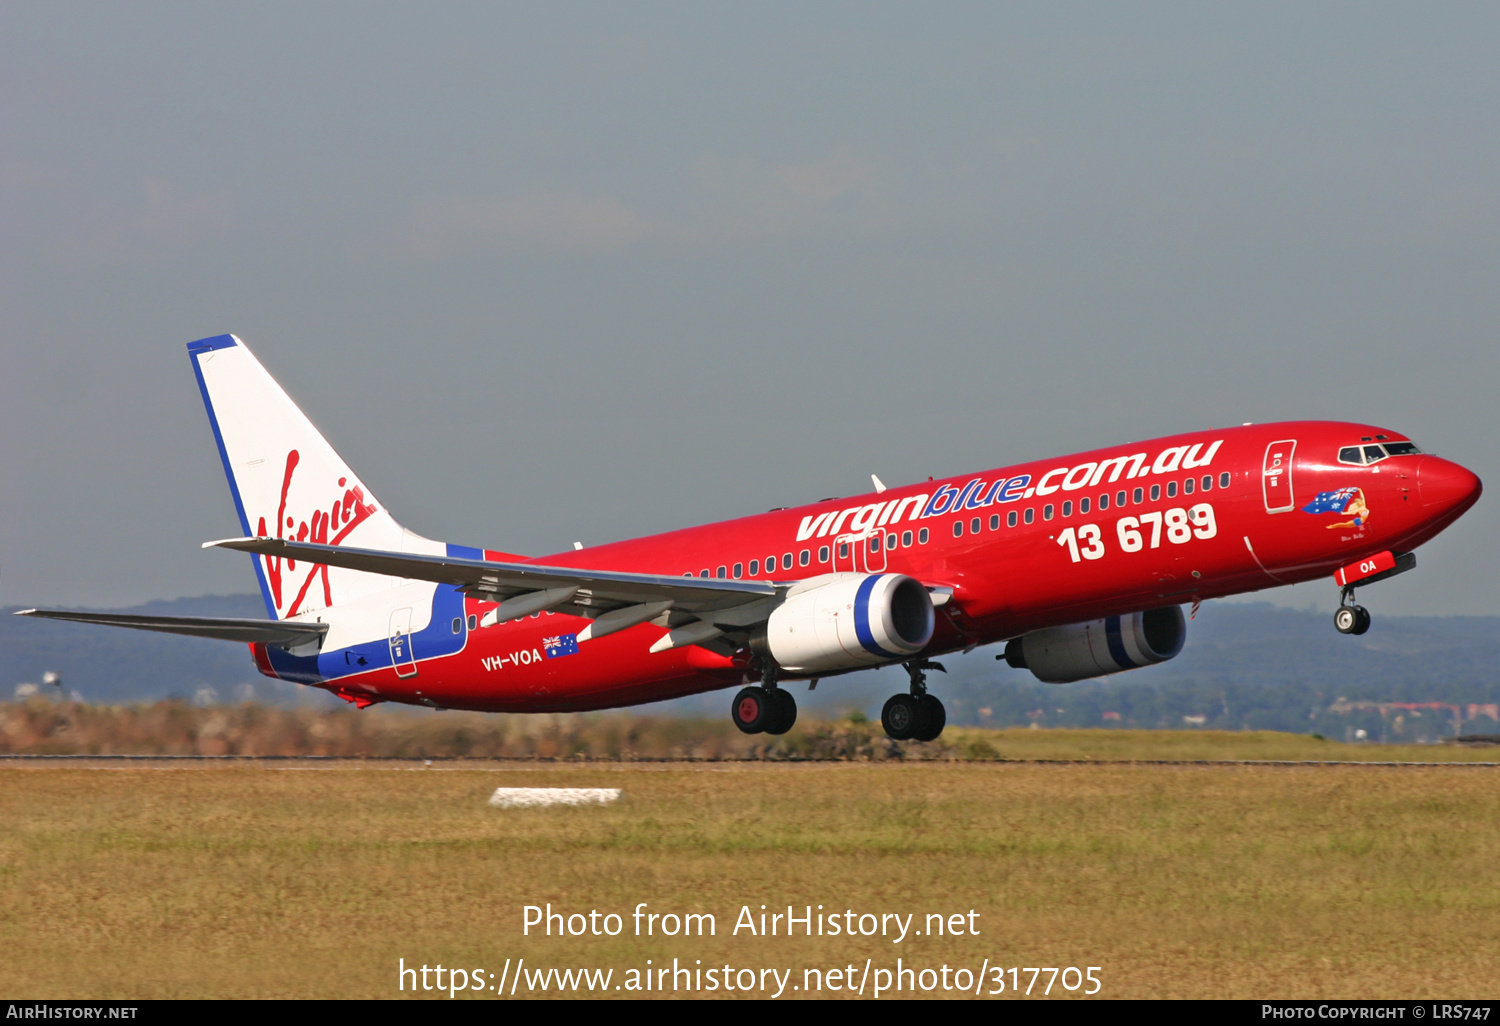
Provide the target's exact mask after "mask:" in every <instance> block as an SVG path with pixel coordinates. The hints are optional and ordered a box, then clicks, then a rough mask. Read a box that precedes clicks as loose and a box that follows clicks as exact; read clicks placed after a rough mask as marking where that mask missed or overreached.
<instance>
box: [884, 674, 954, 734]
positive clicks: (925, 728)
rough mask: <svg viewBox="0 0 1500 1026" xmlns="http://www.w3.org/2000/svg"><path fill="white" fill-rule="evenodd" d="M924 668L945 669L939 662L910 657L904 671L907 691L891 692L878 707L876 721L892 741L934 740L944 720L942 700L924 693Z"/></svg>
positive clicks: (945, 720) (945, 718)
mask: <svg viewBox="0 0 1500 1026" xmlns="http://www.w3.org/2000/svg"><path fill="white" fill-rule="evenodd" d="M924 670H938V671H941V672H943V673H947V672H948V671H947V670H946V669H944V667H943V664H942V663H935V662H933V661H932V660H930V659H914V660H912V661H911V662H909V663H907V664H906V672H907V673H908V674H909V675H910V676H911V694H908V695H892V696H891V697H890V698H889V699H888V700H887V701H886V703H885V708H884V709H882V710H880V725H881V726H882V727H884V728H885V732H886V734H887V735H888V736H889V737H890V738H891V739H892V740H893V741H936V740H937V737H938V735H939V734H941V733H942V732H943V727H944V725H946V724H947V722H948V714H947V712H945V711H944V709H943V703H942V702H939V701H938V700H937V699H936V698H935V697H934V696H932V695H929V694H928V693H927V674H926V673H924V672H923V671H924Z"/></svg>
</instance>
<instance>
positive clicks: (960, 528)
mask: <svg viewBox="0 0 1500 1026" xmlns="http://www.w3.org/2000/svg"><path fill="white" fill-rule="evenodd" d="M963 536H964V522H963V521H962V520H955V521H953V537H955V538H962V537H963Z"/></svg>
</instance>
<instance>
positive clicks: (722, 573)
mask: <svg viewBox="0 0 1500 1026" xmlns="http://www.w3.org/2000/svg"><path fill="white" fill-rule="evenodd" d="M714 576H715V577H717V578H719V579H720V580H723V579H724V578H725V577H728V576H729V568H728V567H723V566H721V567H719V569H718V570H715V571H714Z"/></svg>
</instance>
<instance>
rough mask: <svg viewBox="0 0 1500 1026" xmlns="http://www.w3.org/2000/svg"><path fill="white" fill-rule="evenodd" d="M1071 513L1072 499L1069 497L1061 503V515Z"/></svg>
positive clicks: (1067, 515) (1070, 514)
mask: <svg viewBox="0 0 1500 1026" xmlns="http://www.w3.org/2000/svg"><path fill="white" fill-rule="evenodd" d="M1072 515H1073V500H1072V499H1069V500H1068V501H1067V502H1065V503H1063V516H1065V517H1070V516H1072Z"/></svg>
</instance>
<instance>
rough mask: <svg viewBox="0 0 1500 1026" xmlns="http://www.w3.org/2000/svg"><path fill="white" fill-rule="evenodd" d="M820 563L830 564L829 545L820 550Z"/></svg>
mask: <svg viewBox="0 0 1500 1026" xmlns="http://www.w3.org/2000/svg"><path fill="white" fill-rule="evenodd" d="M818 562H819V563H826V562H828V546H827V545H824V546H821V547H820V548H819V549H818Z"/></svg>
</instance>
